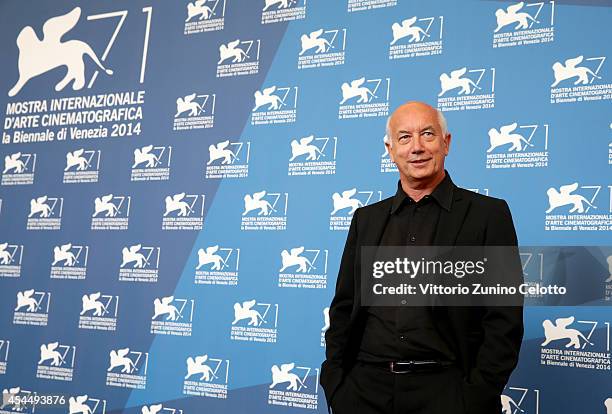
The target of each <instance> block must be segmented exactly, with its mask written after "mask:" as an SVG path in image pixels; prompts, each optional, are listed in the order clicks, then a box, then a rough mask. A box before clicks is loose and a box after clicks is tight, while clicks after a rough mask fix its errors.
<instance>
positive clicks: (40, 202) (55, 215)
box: [26, 195, 64, 230]
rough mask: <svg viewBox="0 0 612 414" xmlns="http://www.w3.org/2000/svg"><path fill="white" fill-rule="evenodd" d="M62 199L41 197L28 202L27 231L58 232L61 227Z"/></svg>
mask: <svg viewBox="0 0 612 414" xmlns="http://www.w3.org/2000/svg"><path fill="white" fill-rule="evenodd" d="M63 210H64V199H63V198H62V197H50V196H48V195H43V196H40V197H36V198H33V199H31V200H30V214H28V221H27V224H26V227H27V229H28V230H59V229H60V228H61V227H62V213H63Z"/></svg>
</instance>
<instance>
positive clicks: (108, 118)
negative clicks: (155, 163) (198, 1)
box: [2, 6, 153, 144]
mask: <svg viewBox="0 0 612 414" xmlns="http://www.w3.org/2000/svg"><path fill="white" fill-rule="evenodd" d="M141 11H142V14H140V13H136V14H130V15H129V16H130V17H128V14H129V12H128V10H118V11H107V12H104V13H101V14H92V15H88V16H86V17H84V18H83V19H81V17H82V16H81V8H80V7H75V8H74V9H72V10H71V11H69V12H67V13H65V14H62V15H59V16H55V17H51V18H49V19H48V20H47V21H46V22H45V23H44V24H42V25H41V27H37V28H34V27H32V26H25V27H24V28H23V29H22V30H21V31H20V32H19V34H18V35H17V38H16V43H17V48H18V49H19V57H18V61H17V65H16V66H17V69H18V72H19V74H18V79H17V80H16V82H15V84H14V85H13V87H12V88H11V89H10V90H9V91H8V95H9V96H10V97H14V96H18V95H19V94H20V93H21V92H22V91H23V90H35V91H46V90H48V89H50V85H48V83H49V80H50V79H52V77H50V76H47V73H49V72H55V70H56V69H57V68H65V70H64V72H63V73H64V77H63V78H62V79H61V80H60V81H59V82H58V83H57V84H55V87H54V89H55V91H57V92H61V91H65V90H66V89H68V88H71V89H72V90H73V91H81V90H84V89H87V90H89V89H91V88H92V87H94V84H96V82H97V83H98V84H99V83H100V80H102V84H103V85H104V86H107V85H108V84H109V81H108V80H109V79H111V78H116V77H117V76H119V77H118V79H122V77H125V76H127V75H128V71H132V70H134V69H136V70H137V71H138V72H139V73H137V74H136V78H137V79H138V83H139V84H142V83H143V82H144V79H145V74H146V64H147V56H148V48H149V37H150V34H151V16H152V14H153V8H152V7H150V6H147V7H144V8H142V10H141ZM143 17H144V20H145V21H144V24H142V18H143ZM79 22H80V23H79ZM77 25H78V26H79V30H78V31H77V32H73V29H74V28H75V27H77ZM133 26H135V27H138V29H137V30H139V31H140V30H142V42H140V40H139V39H137V38H135V37H134V35H135V33H130V36H129V38H130V42H132V41H136V44H139V45H141V47H140V48H138V47H137V46H136V47H135V48H133V47H132V46H130V47H131V48H132V49H133V50H132V52H133V53H132V55H133V56H134V57H135V59H138V60H139V62H138V61H136V62H134V61H133V60H131V59H128V60H118V59H116V58H113V52H112V51H113V48H115V46H116V45H117V44H118V43H119V42H117V39H126V36H124V33H123V32H125V30H123V29H124V28H125V27H133ZM100 29H102V30H100ZM122 30H123V32H122ZM39 33H42V38H41V37H39ZM77 33H81V34H82V33H91V34H93V35H95V36H97V37H99V38H100V39H101V42H98V41H96V42H91V43H89V42H87V41H85V40H82V39H79V38H78V37H77V38H74V37H75V36H78V35H77ZM136 36H138V35H136ZM66 37H69V38H70V39H69V40H65V39H64V38H66ZM93 45H96V49H97V50H95V51H94V48H93ZM109 61H112V63H109ZM110 66H113V68H111V67H110ZM115 69H116V70H117V72H118V73H115V72H114V70H115ZM100 75H101V76H100ZM132 77H133V75H132V76H130V78H132ZM41 82H44V85H41ZM144 95H145V91H144V90H131V91H129V90H128V91H119V92H112V93H96V94H90V95H80V96H58V97H51V98H42V99H35V100H32V99H28V100H27V101H16V102H10V103H9V104H8V105H7V108H6V116H5V118H4V132H3V133H2V142H3V143H4V144H9V143H13V144H23V143H43V142H47V143H50V142H60V141H67V140H68V139H70V140H81V139H92V138H107V137H126V136H132V135H140V133H141V132H142V125H141V122H142V119H143V110H142V106H143V104H144Z"/></svg>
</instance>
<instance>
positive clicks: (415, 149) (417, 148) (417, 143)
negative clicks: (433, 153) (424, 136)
mask: <svg viewBox="0 0 612 414" xmlns="http://www.w3.org/2000/svg"><path fill="white" fill-rule="evenodd" d="M423 151H424V148H423V142H422V141H421V137H420V136H419V135H416V136H414V137H412V148H411V151H410V152H411V153H413V154H420V153H422V152H423Z"/></svg>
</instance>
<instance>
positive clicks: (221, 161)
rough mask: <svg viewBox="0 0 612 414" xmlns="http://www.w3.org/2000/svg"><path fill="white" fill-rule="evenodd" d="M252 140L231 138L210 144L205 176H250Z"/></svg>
mask: <svg viewBox="0 0 612 414" xmlns="http://www.w3.org/2000/svg"><path fill="white" fill-rule="evenodd" d="M250 158H251V141H242V142H231V141H230V140H229V139H226V140H225V141H221V142H218V143H217V144H211V145H209V146H208V161H207V162H206V169H205V178H207V179H209V178H246V177H248V176H249V161H250Z"/></svg>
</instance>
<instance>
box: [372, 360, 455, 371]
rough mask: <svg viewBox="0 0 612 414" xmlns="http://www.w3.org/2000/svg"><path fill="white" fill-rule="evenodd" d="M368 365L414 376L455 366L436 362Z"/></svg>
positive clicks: (392, 362) (375, 363)
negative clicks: (413, 374) (414, 374)
mask: <svg viewBox="0 0 612 414" xmlns="http://www.w3.org/2000/svg"><path fill="white" fill-rule="evenodd" d="M361 362H363V363H365V364H367V365H375V366H378V367H381V368H384V369H385V371H389V372H391V373H393V374H412V373H419V372H433V371H439V370H441V369H444V368H447V367H449V366H451V365H453V364H452V363H451V362H442V361H435V360H424V361H414V360H413V361H391V362H364V361H361Z"/></svg>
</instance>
